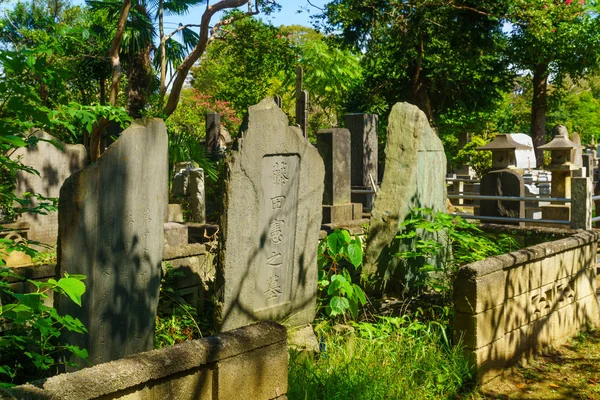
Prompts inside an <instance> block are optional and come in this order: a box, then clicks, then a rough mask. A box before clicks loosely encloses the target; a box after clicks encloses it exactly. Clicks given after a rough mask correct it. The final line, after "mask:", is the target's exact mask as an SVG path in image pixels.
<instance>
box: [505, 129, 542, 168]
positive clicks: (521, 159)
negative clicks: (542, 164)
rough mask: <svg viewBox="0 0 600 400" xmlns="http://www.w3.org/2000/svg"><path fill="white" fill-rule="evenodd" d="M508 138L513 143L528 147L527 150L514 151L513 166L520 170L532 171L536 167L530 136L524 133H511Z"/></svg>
mask: <svg viewBox="0 0 600 400" xmlns="http://www.w3.org/2000/svg"><path fill="white" fill-rule="evenodd" d="M509 136H510V137H511V138H512V140H514V141H515V142H517V143H519V144H523V145H525V146H528V147H529V150H521V149H517V150H515V166H516V167H517V168H522V169H532V168H535V166H536V161H537V159H536V158H535V150H534V149H533V140H531V136H529V135H526V134H525V133H511V134H509Z"/></svg>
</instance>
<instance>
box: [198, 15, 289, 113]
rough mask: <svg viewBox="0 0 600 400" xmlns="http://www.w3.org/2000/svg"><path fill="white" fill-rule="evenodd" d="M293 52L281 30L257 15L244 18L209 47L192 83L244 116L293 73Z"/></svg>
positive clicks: (224, 30) (227, 29)
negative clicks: (228, 103)
mask: <svg viewBox="0 0 600 400" xmlns="http://www.w3.org/2000/svg"><path fill="white" fill-rule="evenodd" d="M293 61H294V52H293V49H292V46H291V43H290V41H289V40H288V39H287V38H286V37H285V36H284V35H282V34H281V33H280V32H279V29H277V28H276V27H274V26H272V25H267V24H265V23H264V22H262V21H260V20H259V19H257V18H242V19H240V20H238V21H236V22H234V23H233V24H231V25H230V26H227V27H225V28H224V29H223V32H222V33H221V34H220V37H219V40H215V42H213V43H212V44H211V46H210V47H209V48H208V51H207V55H206V57H205V58H204V59H203V61H202V63H201V64H200V66H199V67H198V68H194V69H192V74H193V77H194V80H193V83H192V85H193V86H194V88H196V89H198V91H199V92H201V93H205V94H210V95H211V96H213V97H214V98H215V99H217V100H222V101H228V102H230V103H231V105H232V107H233V108H234V109H235V110H236V112H237V114H238V117H242V116H243V115H244V114H245V113H246V110H247V109H248V107H249V106H251V105H253V104H256V103H258V102H260V101H261V100H262V99H263V98H264V97H266V96H267V95H274V94H275V93H274V92H273V89H272V88H273V87H274V86H278V85H277V82H281V81H282V80H283V78H282V74H284V76H285V74H286V73H293Z"/></svg>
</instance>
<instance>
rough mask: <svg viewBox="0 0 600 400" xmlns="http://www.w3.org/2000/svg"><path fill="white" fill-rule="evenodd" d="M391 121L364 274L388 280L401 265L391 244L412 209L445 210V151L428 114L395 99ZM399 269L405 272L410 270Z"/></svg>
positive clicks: (405, 273)
mask: <svg viewBox="0 0 600 400" xmlns="http://www.w3.org/2000/svg"><path fill="white" fill-rule="evenodd" d="M388 121H389V122H388V129H387V144H386V148H385V172H384V175H383V181H382V183H381V188H380V189H379V191H378V192H377V194H376V196H375V204H374V207H373V210H372V211H371V225H370V228H369V237H368V239H367V250H366V263H365V267H364V273H365V274H366V275H377V277H378V278H379V279H380V280H382V281H384V282H386V281H389V279H390V274H391V273H392V272H393V271H394V270H395V269H396V267H397V266H398V263H399V261H398V260H399V259H398V258H397V257H394V256H393V254H394V253H395V252H397V250H398V249H397V248H392V246H391V244H392V242H393V240H394V237H395V236H396V234H397V233H398V230H399V229H400V225H401V224H402V222H403V221H404V220H405V218H406V217H407V216H408V215H409V213H410V211H411V209H413V208H415V207H422V208H424V207H428V208H431V209H432V210H433V211H434V212H437V211H444V210H445V209H446V180H445V177H446V155H445V154H444V147H443V145H442V142H441V140H440V139H439V138H438V136H437V135H436V134H435V132H434V131H433V129H431V127H430V126H429V123H428V122H427V117H426V116H425V114H424V113H423V112H422V111H421V110H419V108H418V107H416V106H413V105H411V104H408V103H397V104H396V105H395V106H394V107H393V108H392V111H391V113H390V116H389V119H388ZM397 273H399V274H400V275H404V278H406V277H407V271H397ZM404 278H402V277H401V278H400V279H401V280H402V279H404Z"/></svg>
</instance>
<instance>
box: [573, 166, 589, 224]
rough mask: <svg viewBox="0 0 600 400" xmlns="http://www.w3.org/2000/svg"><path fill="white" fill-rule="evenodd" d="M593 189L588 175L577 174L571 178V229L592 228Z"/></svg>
mask: <svg viewBox="0 0 600 400" xmlns="http://www.w3.org/2000/svg"><path fill="white" fill-rule="evenodd" d="M579 175H584V174H579ZM593 191H594V189H593V186H592V180H591V179H590V178H589V177H586V176H578V177H573V178H572V179H571V229H586V230H589V229H592V193H593Z"/></svg>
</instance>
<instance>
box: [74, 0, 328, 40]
mask: <svg viewBox="0 0 600 400" xmlns="http://www.w3.org/2000/svg"><path fill="white" fill-rule="evenodd" d="M81 2H83V1H81ZM215 2H216V1H214V0H213V1H211V3H213V4H214V3H215ZM326 2H327V0H310V3H311V4H313V5H314V6H316V7H323V5H324V4H325V3H326ZM279 4H281V11H279V12H275V13H273V14H272V15H269V16H265V15H262V14H259V18H261V19H262V20H263V21H265V22H270V23H272V24H273V25H275V26H279V25H304V26H312V24H311V22H310V17H311V16H313V15H316V14H318V13H319V12H320V10H319V9H318V8H315V7H313V6H311V5H310V4H309V2H308V1H307V0H280V1H279ZM204 7H206V5H205V4H203V5H200V6H198V7H195V8H193V9H192V10H191V11H190V13H189V14H188V15H185V16H169V17H165V22H166V23H165V25H166V27H165V32H167V31H168V28H172V29H174V28H176V27H177V25H178V24H179V23H181V24H197V23H198V22H199V21H200V17H201V16H202V12H203V11H204ZM243 9H245V8H243ZM216 21H218V16H215V17H213V21H211V22H212V23H213V24H214V23H215V22H216Z"/></svg>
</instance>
